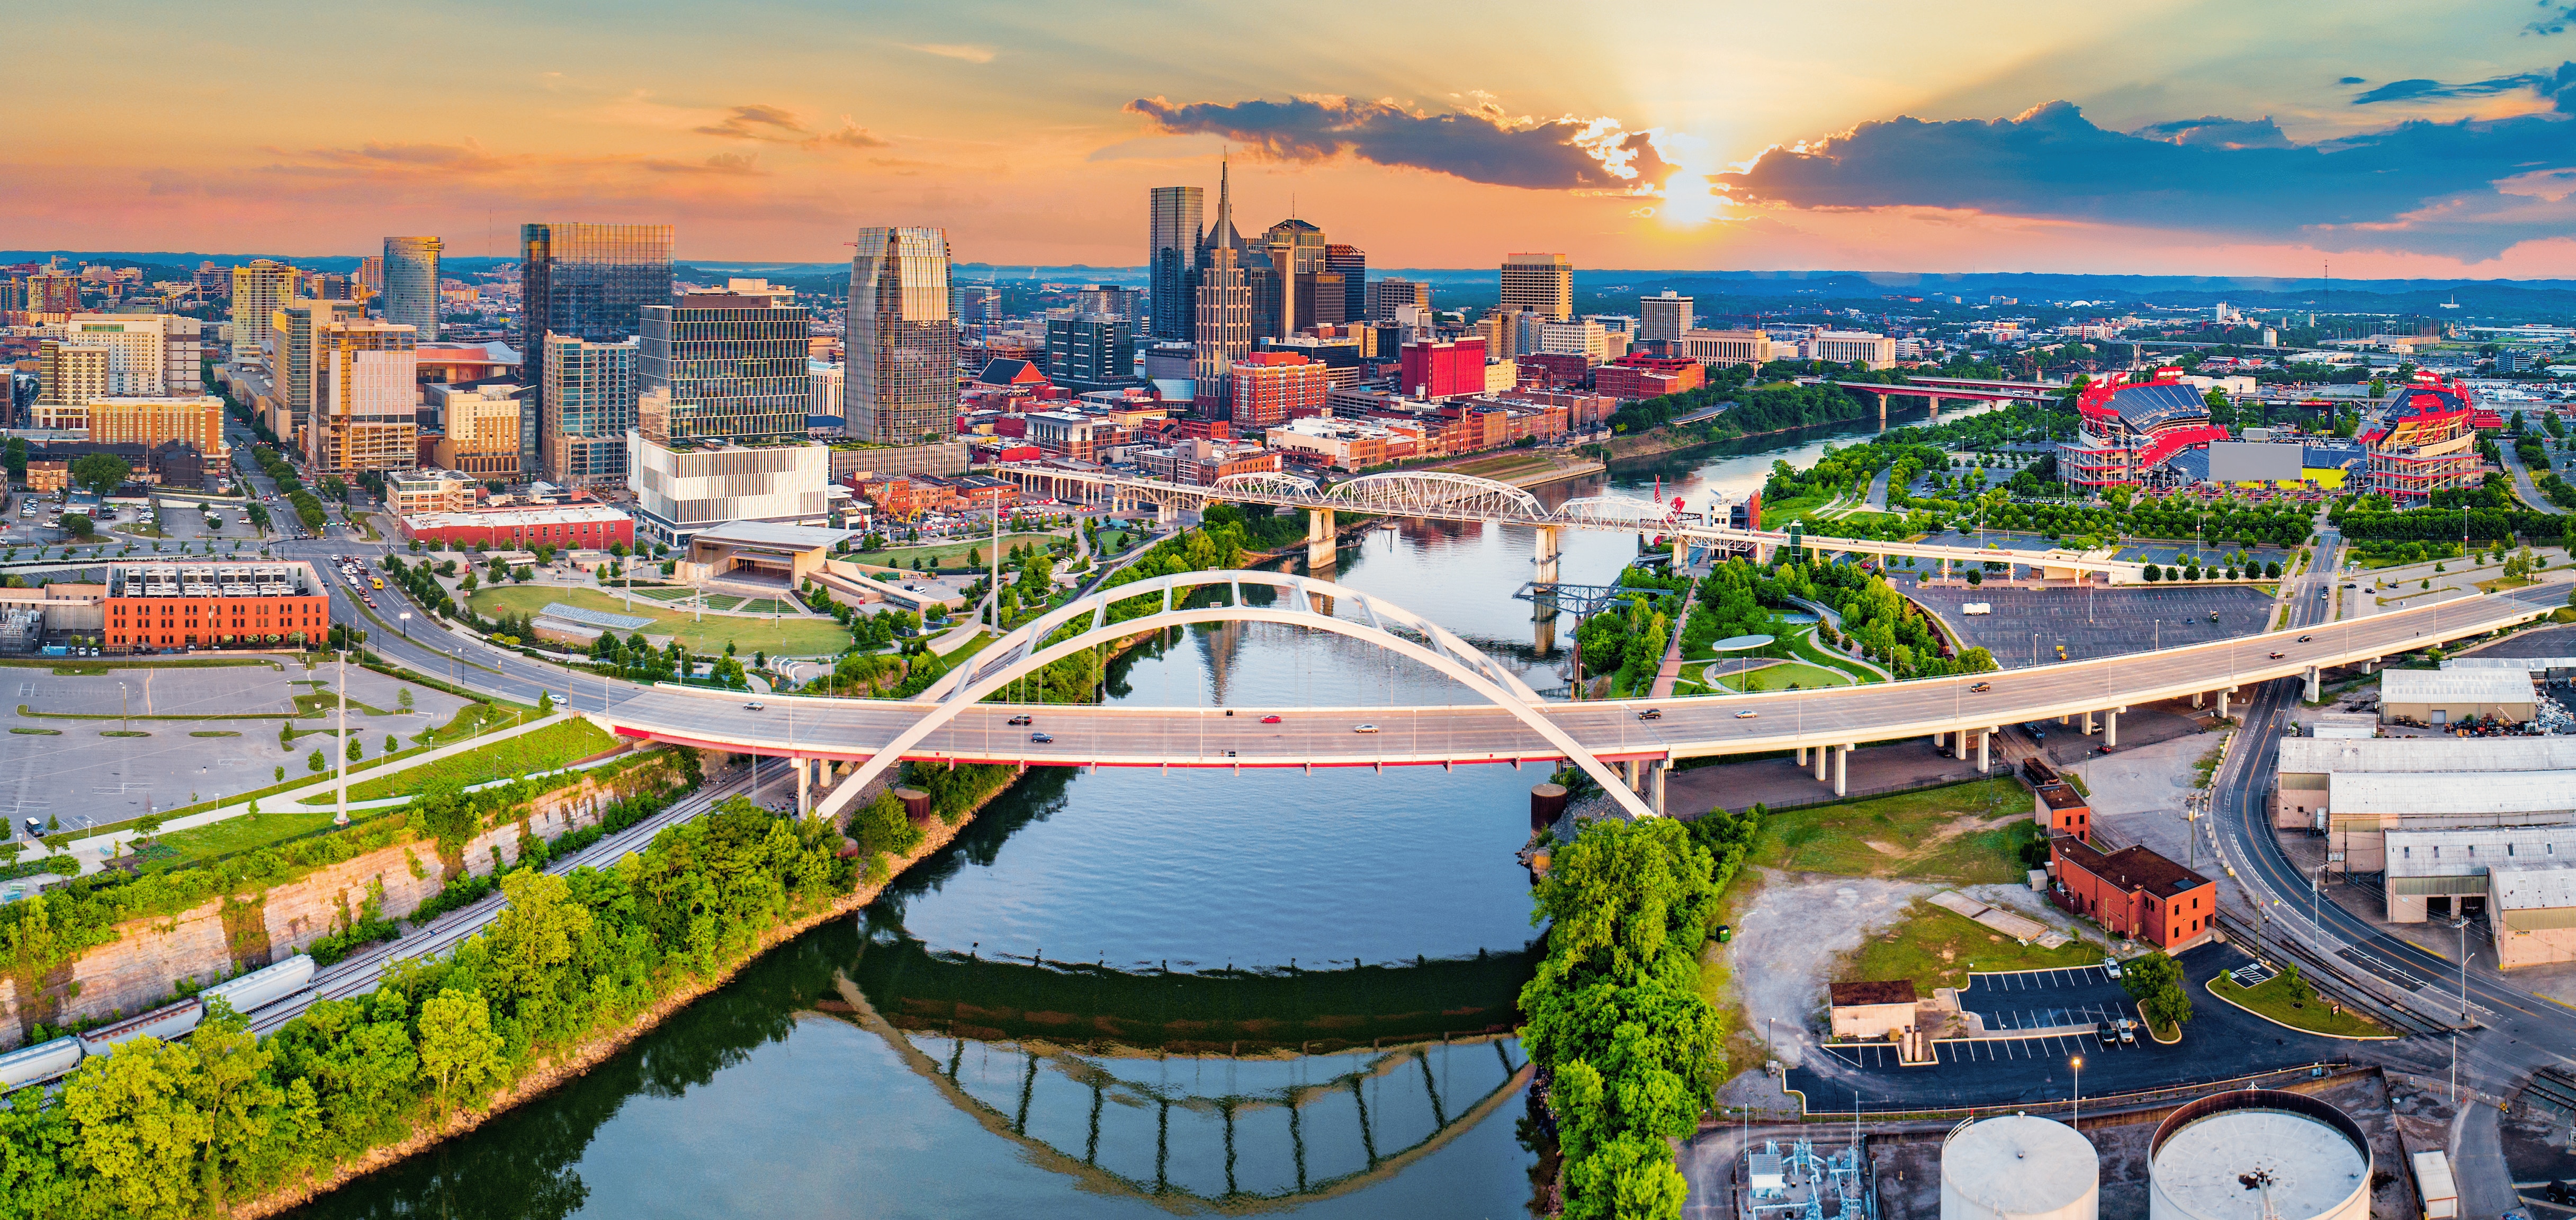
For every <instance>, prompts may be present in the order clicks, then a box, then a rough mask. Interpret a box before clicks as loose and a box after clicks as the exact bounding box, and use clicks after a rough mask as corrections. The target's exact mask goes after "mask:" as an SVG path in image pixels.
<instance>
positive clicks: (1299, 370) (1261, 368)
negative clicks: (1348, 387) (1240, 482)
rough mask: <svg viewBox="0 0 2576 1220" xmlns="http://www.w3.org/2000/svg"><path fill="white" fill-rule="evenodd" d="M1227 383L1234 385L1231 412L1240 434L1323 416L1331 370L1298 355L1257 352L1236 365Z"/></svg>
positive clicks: (1329, 390) (1292, 353)
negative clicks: (1241, 431) (1304, 418)
mask: <svg viewBox="0 0 2576 1220" xmlns="http://www.w3.org/2000/svg"><path fill="white" fill-rule="evenodd" d="M1227 380H1229V381H1232V382H1233V383H1234V388H1233V391H1232V392H1231V394H1230V395H1229V396H1228V400H1229V401H1228V410H1230V411H1231V412H1232V418H1233V420H1234V426H1235V428H1236V429H1238V430H1249V429H1254V428H1269V427H1274V426H1276V425H1279V424H1284V423H1286V422H1288V421H1289V420H1291V419H1296V418H1300V417H1302V416H1308V415H1316V414H1320V413H1322V411H1323V409H1324V399H1325V396H1326V395H1327V394H1328V393H1330V392H1331V389H1332V378H1331V373H1330V370H1328V369H1326V368H1325V367H1324V365H1323V363H1322V362H1320V361H1311V360H1308V359H1307V358H1306V357H1304V356H1303V355H1300V354H1298V353H1296V352H1280V351H1264V352H1254V353H1252V354H1250V355H1247V356H1245V357H1244V358H1243V359H1241V360H1238V361H1235V362H1234V367H1233V368H1232V369H1230V370H1228V372H1227Z"/></svg>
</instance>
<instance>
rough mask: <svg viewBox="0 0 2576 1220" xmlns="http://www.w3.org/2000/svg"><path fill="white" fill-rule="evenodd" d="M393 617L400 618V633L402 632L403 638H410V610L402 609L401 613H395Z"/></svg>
mask: <svg viewBox="0 0 2576 1220" xmlns="http://www.w3.org/2000/svg"><path fill="white" fill-rule="evenodd" d="M394 617H395V618H398V619H401V620H402V633H403V638H404V639H406V640H408V639H410V638H411V611H409V610H405V611H403V612H402V613H400V614H397V615H395V616H394Z"/></svg>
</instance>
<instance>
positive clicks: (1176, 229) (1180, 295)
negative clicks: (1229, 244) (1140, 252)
mask: <svg viewBox="0 0 2576 1220" xmlns="http://www.w3.org/2000/svg"><path fill="white" fill-rule="evenodd" d="M1151 199H1152V204H1151V216H1150V217H1149V219H1148V221H1147V233H1146V238H1145V277H1146V278H1145V288H1146V292H1147V293H1148V295H1150V296H1151V297H1152V298H1153V301H1152V310H1153V312H1152V314H1151V316H1150V320H1149V322H1148V326H1149V327H1150V329H1151V333H1152V334H1153V336H1154V337H1155V338H1157V339H1177V340H1183V341H1187V340H1188V339H1189V338H1190V311H1191V306H1192V305H1193V304H1195V301H1194V300H1193V296H1194V295H1195V288H1196V284H1195V282H1194V277H1193V276H1192V274H1191V273H1192V272H1193V271H1195V270H1197V259H1198V249H1199V240H1200V239H1201V238H1203V237H1205V236H1206V235H1207V188H1205V187H1198V186H1158V187H1155V188H1154V189H1153V193H1152V196H1151Z"/></svg>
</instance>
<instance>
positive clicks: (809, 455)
mask: <svg viewBox="0 0 2576 1220" xmlns="http://www.w3.org/2000/svg"><path fill="white" fill-rule="evenodd" d="M946 304H947V294H946V293H945V292H943V293H941V305H942V307H943V308H944V307H945V306H946ZM831 468H832V451H831V450H830V449H828V448H826V447H824V446H822V445H815V444H803V443H800V444H794V445H758V446H743V445H728V444H720V443H718V444H694V445H690V444H682V445H665V444H662V443H661V442H659V441H655V440H652V439H650V438H648V437H646V436H645V435H644V434H643V432H642V431H641V430H637V431H632V432H628V433H627V434H626V469H627V472H628V473H627V476H626V483H627V486H628V487H630V488H632V489H634V492H635V506H636V509H637V512H636V521H635V533H636V537H637V539H638V540H640V541H644V542H651V543H658V544H660V545H663V546H670V547H684V546H687V545H688V544H689V540H690V539H691V538H694V537H696V536H697V533H698V531H700V530H704V529H708V528H710V527H713V526H717V525H722V524H725V523H726V522H730V521H773V522H780V523H785V524H791V525H808V524H821V523H822V522H823V521H824V519H825V518H826V516H827V514H828V512H829V508H830V494H829V492H828V491H827V488H828V487H829V486H830V483H831Z"/></svg>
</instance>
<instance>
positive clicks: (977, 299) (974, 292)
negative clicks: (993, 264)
mask: <svg viewBox="0 0 2576 1220" xmlns="http://www.w3.org/2000/svg"><path fill="white" fill-rule="evenodd" d="M948 300H949V308H950V309H952V310H954V311H956V314H957V320H958V321H960V322H963V323H965V324H967V325H969V326H972V325H974V324H976V323H978V322H999V321H1001V320H1002V290H1001V289H999V288H995V287H993V286H992V285H990V284H959V285H958V286H957V287H955V288H952V289H950V290H949V292H948Z"/></svg>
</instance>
